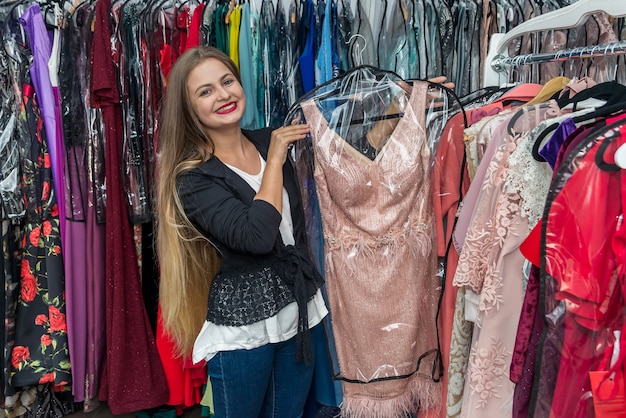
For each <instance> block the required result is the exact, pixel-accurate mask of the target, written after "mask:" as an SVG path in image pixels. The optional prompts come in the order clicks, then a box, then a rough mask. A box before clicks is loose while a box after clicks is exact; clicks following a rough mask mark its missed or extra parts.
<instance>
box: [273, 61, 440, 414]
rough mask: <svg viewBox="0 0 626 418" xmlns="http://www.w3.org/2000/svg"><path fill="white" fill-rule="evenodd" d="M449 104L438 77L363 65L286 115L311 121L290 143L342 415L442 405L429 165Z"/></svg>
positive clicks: (400, 411)
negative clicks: (321, 281) (322, 282)
mask: <svg viewBox="0 0 626 418" xmlns="http://www.w3.org/2000/svg"><path fill="white" fill-rule="evenodd" d="M450 110H451V109H450V105H449V100H448V98H447V96H446V94H445V93H444V90H443V88H440V87H436V86H435V85H431V84H430V83H428V82H424V81H413V82H405V81H403V80H402V79H401V78H400V77H398V76H397V75H395V74H394V73H390V72H386V71H382V70H378V69H375V68H373V67H369V66H362V67H358V68H355V69H353V70H351V71H349V72H347V73H346V74H344V75H342V76H341V77H339V78H335V79H333V80H331V81H330V82H328V83H326V84H324V85H322V86H320V87H318V88H317V89H315V90H313V91H312V92H311V93H310V94H308V95H306V96H304V97H303V98H301V99H300V100H299V101H298V103H296V104H295V105H294V106H293V107H292V109H291V111H290V112H289V114H288V116H287V119H286V121H285V124H292V123H303V122H306V123H308V124H309V125H310V127H311V134H310V138H309V139H305V140H303V141H299V142H298V143H296V145H295V148H294V150H293V151H294V154H293V155H294V156H295V163H296V169H297V173H298V178H299V182H300V186H301V193H302V197H303V204H304V207H305V211H306V221H307V233H308V236H309V241H310V243H311V247H312V253H313V256H314V259H315V261H316V264H317V266H318V268H319V269H320V271H321V272H322V274H324V275H325V277H326V286H327V292H328V299H329V307H330V311H331V316H332V329H333V335H334V338H335V343H336V347H337V359H338V364H336V365H335V366H336V367H338V370H337V369H336V370H335V374H336V376H337V377H338V378H339V379H340V380H341V381H342V384H343V395H344V399H343V407H342V408H343V410H342V413H343V414H344V416H380V417H397V416H401V415H402V414H403V413H407V412H411V411H412V412H415V410H416V408H417V405H418V404H419V405H420V408H421V409H423V410H427V409H429V408H438V407H440V405H441V390H440V388H439V386H438V383H437V382H438V380H439V376H440V374H439V373H440V368H439V367H440V364H439V362H440V353H439V352H438V342H437V329H436V313H437V304H438V300H439V293H440V290H441V287H440V278H439V277H438V276H437V254H436V248H435V234H434V219H433V218H434V209H433V203H432V196H431V171H432V164H433V159H432V155H434V153H433V150H434V147H436V145H437V141H436V140H435V139H433V138H436V137H438V136H440V134H441V129H442V128H443V125H444V123H445V120H446V118H447V116H448V114H449V112H450Z"/></svg>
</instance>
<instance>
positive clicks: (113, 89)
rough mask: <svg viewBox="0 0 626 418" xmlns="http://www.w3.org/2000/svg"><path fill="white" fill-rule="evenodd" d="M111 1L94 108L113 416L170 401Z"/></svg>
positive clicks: (96, 67) (96, 59) (100, 9)
mask: <svg viewBox="0 0 626 418" xmlns="http://www.w3.org/2000/svg"><path fill="white" fill-rule="evenodd" d="M110 5H111V1H110V0H101V1H98V3H97V6H96V23H95V32H94V49H93V57H92V58H93V62H92V73H93V84H92V89H93V91H92V94H93V101H94V103H93V104H94V107H100V108H101V109H102V115H103V119H104V124H105V129H106V178H107V207H106V219H107V222H106V242H107V243H108V244H110V245H109V246H108V247H107V251H106V281H107V287H106V289H107V290H106V293H107V294H106V316H107V332H106V340H107V351H106V356H107V357H106V361H105V367H104V372H103V375H102V380H101V385H100V393H99V398H100V399H101V400H105V401H107V402H108V403H109V406H110V408H111V411H112V412H113V413H114V414H116V415H117V414H123V413H130V412H134V411H139V410H143V409H149V408H154V407H157V406H160V405H164V404H165V403H166V402H167V399H168V390H167V385H166V384H165V375H164V373H163V367H162V366H161V362H160V361H159V356H158V353H157V350H156V345H155V340H154V334H153V332H152V328H151V326H150V322H149V320H148V316H147V313H146V310H145V307H144V303H143V299H142V295H141V284H140V275H139V267H138V263H137V254H136V252H135V243H134V241H133V230H132V227H131V225H130V223H129V217H128V215H129V214H128V209H127V206H126V202H125V199H124V191H123V189H122V182H121V178H120V169H119V168H120V163H121V161H120V156H121V147H122V143H121V142H122V138H121V135H122V114H121V106H120V100H119V91H118V87H117V80H116V78H117V75H116V71H115V68H114V65H113V60H112V53H111V45H110V35H111V33H110V28H109V8H110Z"/></svg>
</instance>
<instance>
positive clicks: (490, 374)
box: [454, 102, 561, 417]
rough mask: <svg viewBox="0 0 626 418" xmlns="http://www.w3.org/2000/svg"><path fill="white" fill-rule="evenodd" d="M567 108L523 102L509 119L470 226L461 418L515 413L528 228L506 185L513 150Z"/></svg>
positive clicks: (464, 272) (462, 262)
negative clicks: (469, 315) (468, 341)
mask: <svg viewBox="0 0 626 418" xmlns="http://www.w3.org/2000/svg"><path fill="white" fill-rule="evenodd" d="M560 114H561V112H560V110H559V109H558V106H556V104H555V103H554V102H550V103H548V104H542V105H534V106H528V107H525V108H522V109H520V110H518V111H517V112H516V114H515V115H513V117H512V118H511V119H510V120H509V121H508V122H505V123H507V126H506V130H505V131H504V132H503V134H504V135H503V136H501V137H496V138H493V139H492V140H493V141H498V143H497V147H496V149H495V153H494V155H493V157H492V158H490V159H488V160H483V161H482V162H481V166H482V165H486V167H487V168H486V172H485V176H484V179H483V181H482V184H481V188H480V192H479V195H478V199H477V201H476V202H477V203H476V206H475V208H474V211H473V215H472V218H471V220H470V222H469V225H468V227H467V235H466V236H465V241H464V244H463V248H462V251H461V256H460V259H459V265H458V267H457V272H456V276H455V278H454V284H455V285H456V286H463V287H465V288H466V289H468V290H471V291H472V292H474V293H475V294H477V295H478V312H477V316H476V323H475V326H474V333H473V340H472V345H471V349H470V355H469V361H468V369H467V374H466V379H465V389H464V395H463V404H462V408H461V415H460V416H461V417H507V416H509V417H510V416H511V415H512V400H513V389H514V386H513V383H512V382H511V381H510V380H509V368H510V364H511V355H512V352H513V348H514V345H515V336H516V325H517V323H518V319H519V315H520V311H521V307H522V301H523V297H524V282H523V275H522V271H523V267H524V260H525V259H524V257H523V256H522V254H521V252H520V250H519V245H520V244H521V242H522V241H523V240H524V238H525V237H526V236H527V235H528V233H529V226H528V219H527V218H524V217H523V216H522V215H521V212H522V211H521V208H522V207H523V201H522V198H521V196H520V194H519V193H518V191H516V190H511V189H510V188H507V184H506V182H507V177H508V175H509V171H510V166H509V160H508V159H509V157H510V155H511V154H512V153H513V152H514V151H515V150H516V148H517V145H518V143H519V142H520V141H521V140H522V138H524V137H525V136H527V135H528V134H529V133H530V132H531V130H532V129H533V128H534V127H535V126H537V125H538V124H539V123H540V122H541V121H543V120H545V119H549V118H552V117H555V116H559V115H560Z"/></svg>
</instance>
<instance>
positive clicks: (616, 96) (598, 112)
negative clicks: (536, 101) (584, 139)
mask: <svg viewBox="0 0 626 418" xmlns="http://www.w3.org/2000/svg"><path fill="white" fill-rule="evenodd" d="M590 98H595V99H600V100H606V104H604V105H603V106H600V107H598V108H597V109H595V110H594V111H592V112H589V113H586V114H584V115H579V116H575V117H574V118H572V120H573V121H574V123H576V124H580V123H584V122H588V121H594V120H595V119H596V118H601V117H607V116H610V115H612V114H615V113H619V112H620V111H623V110H626V86H623V85H621V84H619V83H617V82H613V81H609V82H606V83H600V84H597V85H595V86H593V87H590V88H588V89H585V90H583V91H581V92H580V93H577V94H576V95H575V96H574V97H572V98H571V99H569V98H568V100H567V102H569V103H574V104H576V103H580V102H581V101H583V100H586V99H590ZM558 125H559V124H558V123H557V124H553V125H550V126H549V127H548V128H547V129H545V130H544V131H543V132H541V133H540V134H539V136H537V139H536V140H535V142H534V144H533V149H532V154H533V158H534V159H535V160H536V161H540V162H545V161H546V160H545V159H544V158H543V157H542V156H541V155H540V154H539V148H540V147H541V143H542V142H543V140H544V138H545V137H546V136H548V135H549V134H550V133H551V132H553V131H554V130H556V128H557V127H558Z"/></svg>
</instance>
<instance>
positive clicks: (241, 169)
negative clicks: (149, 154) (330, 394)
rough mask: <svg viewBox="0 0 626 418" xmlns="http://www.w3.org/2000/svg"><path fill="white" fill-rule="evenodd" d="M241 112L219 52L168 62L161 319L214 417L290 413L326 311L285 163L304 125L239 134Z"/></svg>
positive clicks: (235, 77) (235, 84)
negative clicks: (203, 378)
mask: <svg viewBox="0 0 626 418" xmlns="http://www.w3.org/2000/svg"><path fill="white" fill-rule="evenodd" d="M245 106H246V98H245V96H244V92H243V88H242V86H241V80H240V76H239V73H238V70H237V67H236V66H235V64H234V63H233V62H232V61H231V60H230V58H229V57H228V56H226V55H225V54H223V53H222V52H220V51H219V50H217V49H215V48H212V47H197V48H194V49H191V50H189V51H187V52H185V53H184V54H183V55H182V56H181V57H180V58H179V59H178V60H177V61H176V63H175V65H174V66H173V68H172V71H171V73H170V75H169V79H168V88H167V94H166V96H165V103H164V107H163V113H162V118H161V126H160V131H159V174H158V187H157V210H158V230H157V231H158V235H157V245H158V254H159V261H160V272H161V283H160V305H161V309H162V317H163V323H164V327H165V330H166V332H167V333H168V334H169V335H170V336H171V338H172V339H173V340H174V341H175V344H176V347H177V349H178V354H179V355H181V356H187V355H188V354H189V353H190V352H193V356H192V357H193V361H194V362H198V361H200V360H202V359H205V360H207V361H208V370H209V376H210V379H211V384H212V387H213V401H214V407H215V416H216V417H220V418H225V417H233V418H241V417H281V418H282V417H299V416H301V415H302V413H303V408H304V404H305V401H306V397H307V394H308V392H309V388H310V385H311V378H312V374H313V362H314V360H315V359H314V358H313V354H312V350H311V342H310V337H309V329H310V328H312V327H314V326H316V325H318V324H319V323H320V322H321V320H322V319H323V318H324V316H325V315H326V314H327V309H326V306H325V304H324V301H323V298H322V295H321V292H320V290H319V288H320V286H321V285H322V279H321V277H320V276H319V274H318V273H317V271H316V270H315V268H314V267H313V265H312V263H311V262H310V258H309V255H308V248H307V245H306V241H305V231H304V217H303V212H302V207H301V203H300V200H299V194H298V189H297V184H296V181H295V177H294V174H293V169H292V167H291V165H290V164H289V163H288V162H287V158H286V157H287V149H288V146H289V145H290V144H291V143H293V142H295V141H298V140H301V139H303V138H305V137H306V135H307V134H308V132H309V127H308V126H307V125H305V124H298V125H292V126H286V127H282V128H279V129H275V130H272V129H269V128H268V129H261V130H256V131H244V130H242V129H241V128H240V124H239V122H240V120H241V117H242V116H243V113H244V110H245ZM207 301H208V308H207ZM205 318H206V320H205ZM320 326H321V325H320ZM192 348H193V350H192Z"/></svg>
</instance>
